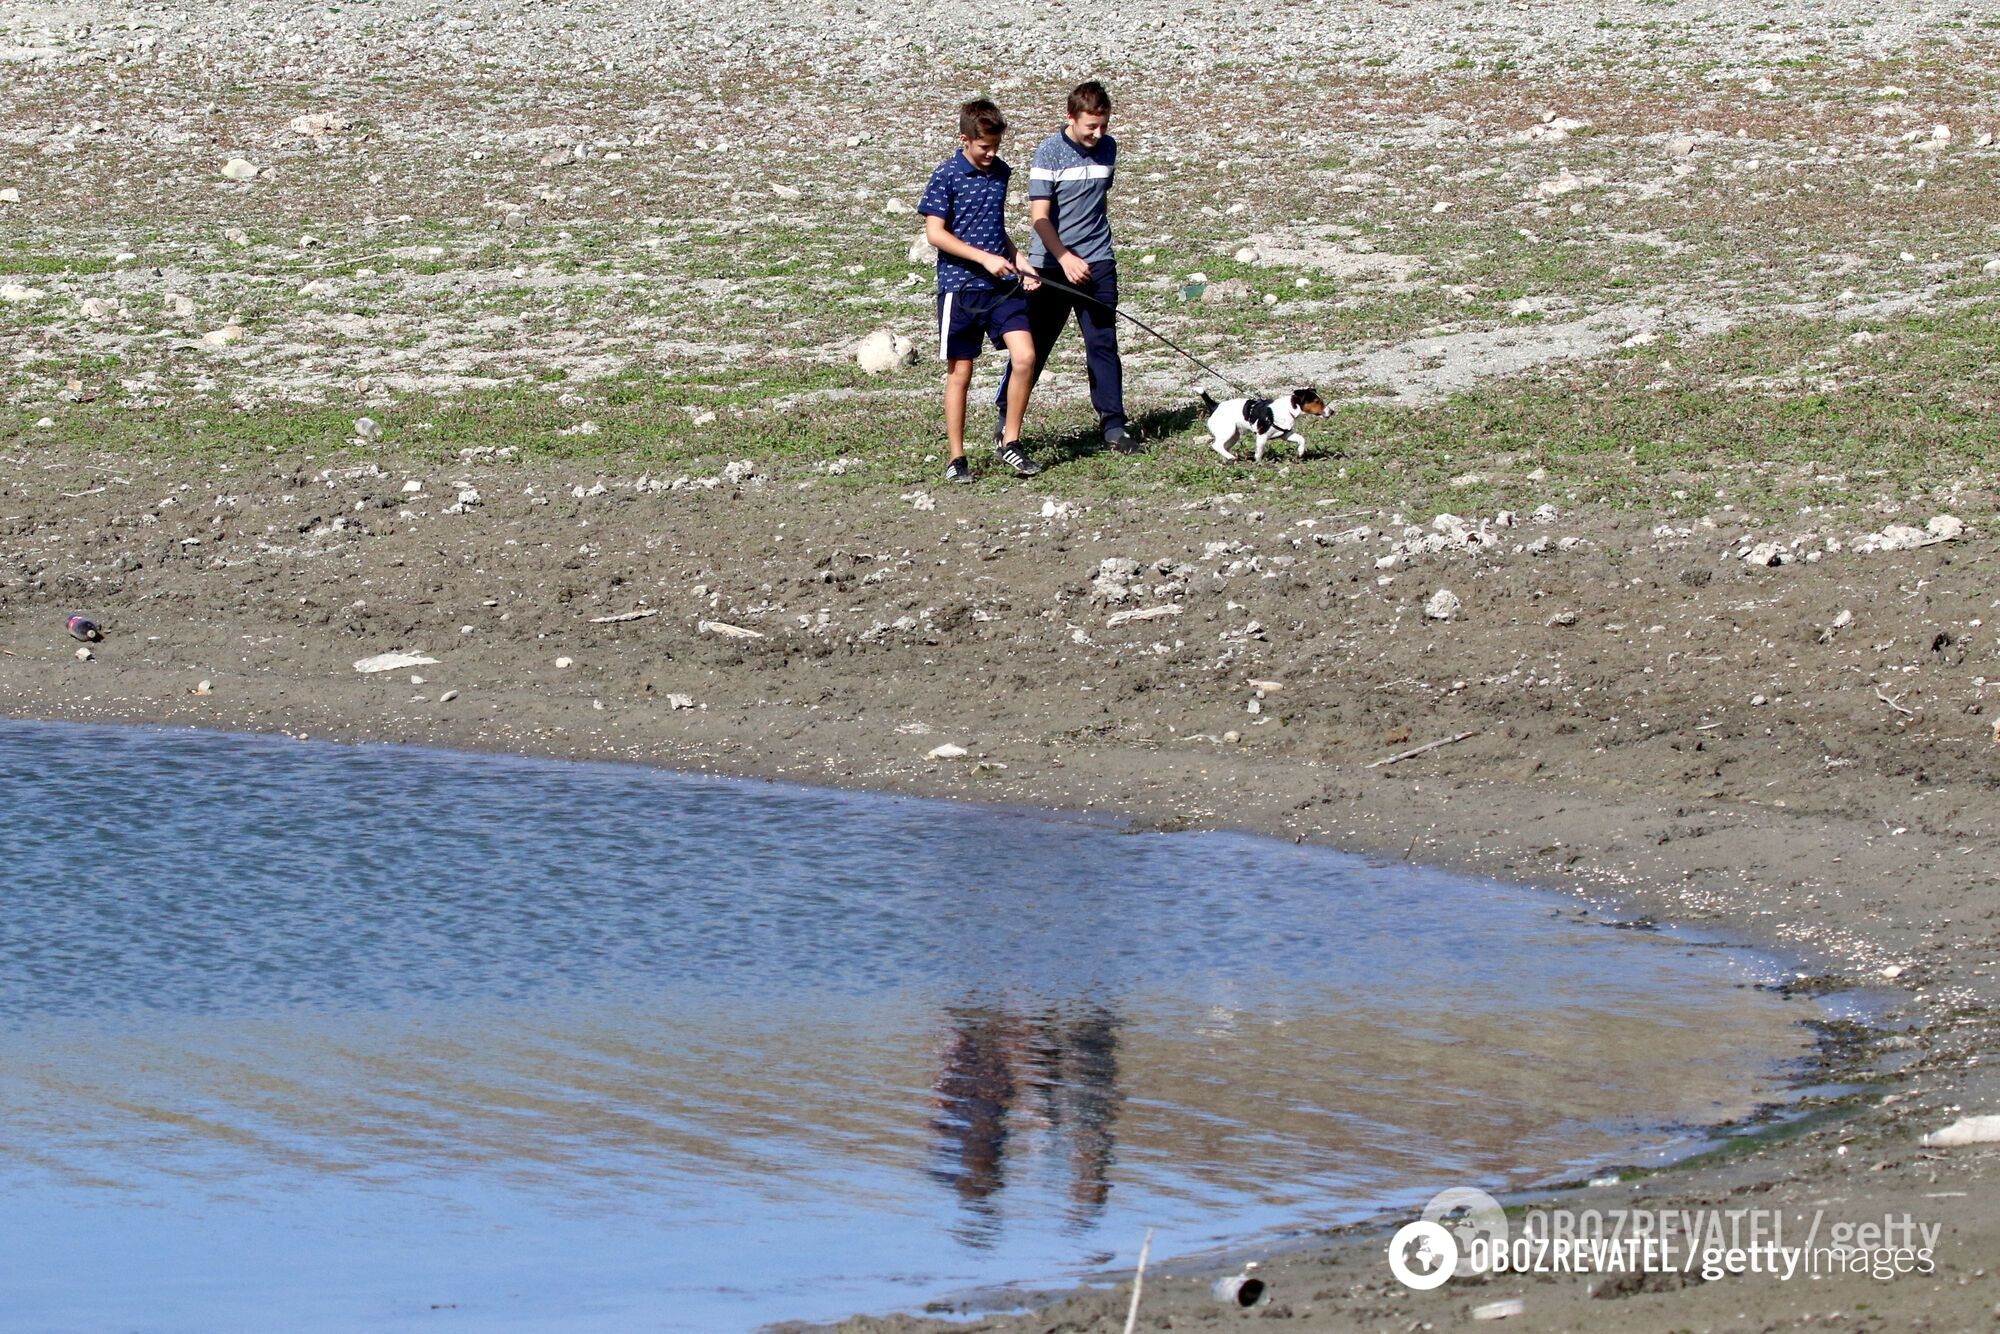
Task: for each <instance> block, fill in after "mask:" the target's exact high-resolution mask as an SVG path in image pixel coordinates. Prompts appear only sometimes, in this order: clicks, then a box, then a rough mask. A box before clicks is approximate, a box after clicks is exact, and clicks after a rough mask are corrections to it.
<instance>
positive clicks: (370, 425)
mask: <svg viewBox="0 0 2000 1334" xmlns="http://www.w3.org/2000/svg"><path fill="white" fill-rule="evenodd" d="M354 438H355V439H356V440H359V441H361V442H362V443H363V444H366V445H372V444H375V443H376V442H378V441H380V440H381V438H382V423H380V422H378V421H376V420H375V419H374V418H373V417H356V418H355V419H354Z"/></svg>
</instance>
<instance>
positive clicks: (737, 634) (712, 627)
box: [694, 621, 764, 639]
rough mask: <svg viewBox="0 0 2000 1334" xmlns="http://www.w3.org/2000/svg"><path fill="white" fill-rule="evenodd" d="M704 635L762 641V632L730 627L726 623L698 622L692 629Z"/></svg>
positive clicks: (735, 626)
mask: <svg viewBox="0 0 2000 1334" xmlns="http://www.w3.org/2000/svg"><path fill="white" fill-rule="evenodd" d="M694 628H695V629H696V630H698V631H700V632H701V633H702V634H705V635H721V636H722V637H723V638H724V639H762V638H763V637H764V632H763V631H762V630H752V629H749V628H747V627H745V626H741V625H731V624H729V622H727V621H698V622H696V624H695V627H694Z"/></svg>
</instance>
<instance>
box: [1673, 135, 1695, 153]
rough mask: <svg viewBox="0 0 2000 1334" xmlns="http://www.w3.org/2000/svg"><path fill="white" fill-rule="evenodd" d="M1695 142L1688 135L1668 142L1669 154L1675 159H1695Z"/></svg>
mask: <svg viewBox="0 0 2000 1334" xmlns="http://www.w3.org/2000/svg"><path fill="white" fill-rule="evenodd" d="M1694 150H1695V141H1694V140H1693V139H1691V138H1689V137H1688V136H1686V135H1682V136H1680V137H1679V138H1676V139H1669V140H1668V141H1667V152H1668V153H1669V154H1671V155H1673V156H1674V157H1693V156H1694Z"/></svg>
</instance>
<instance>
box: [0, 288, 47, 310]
mask: <svg viewBox="0 0 2000 1334" xmlns="http://www.w3.org/2000/svg"><path fill="white" fill-rule="evenodd" d="M47 295H48V293H47V292H44V291H43V290H42V289H41V288H39V287H24V286H22V285H21V284H20V283H0V301H5V302H7V303H8V304H9V305H21V304H24V303H26V302H30V301H40V300H41V299H42V298H43V297H45V296H47Z"/></svg>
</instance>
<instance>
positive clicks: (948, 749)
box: [924, 741, 972, 760]
mask: <svg viewBox="0 0 2000 1334" xmlns="http://www.w3.org/2000/svg"><path fill="white" fill-rule="evenodd" d="M971 753H972V752H971V751H969V750H967V749H966V748H965V747H964V746H954V745H953V744H952V743H951V742H949V741H947V742H945V743H944V744H943V745H942V746H935V747H933V748H932V749H931V751H930V753H929V754H927V755H925V756H924V758H925V759H927V760H962V759H964V758H965V757H966V756H967V755H970V754H971Z"/></svg>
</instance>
